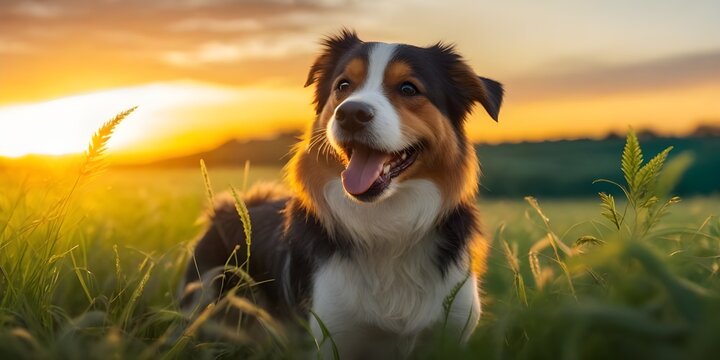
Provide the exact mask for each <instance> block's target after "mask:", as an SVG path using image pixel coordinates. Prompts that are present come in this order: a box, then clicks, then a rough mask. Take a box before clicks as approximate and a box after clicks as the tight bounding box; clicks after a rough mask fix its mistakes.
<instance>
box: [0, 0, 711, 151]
mask: <svg viewBox="0 0 720 360" xmlns="http://www.w3.org/2000/svg"><path fill="white" fill-rule="evenodd" d="M718 13H720V5H718V3H717V2H716V1H710V0H708V1H693V2H688V1H649V0H648V1H636V2H628V1H595V2H577V1H569V0H568V1H543V2H538V1H505V2H496V3H494V4H483V3H482V2H479V1H472V0H467V1H464V0H461V1H429V0H426V1H407V0H400V1H378V0H366V1H340V0H298V1H292V0H277V1H272V0H271V1H259V0H254V1H253V0H233V1H230V0H207V1H202V0H177V1H171V0H125V1H119V0H97V1H83V0H53V1H50V0H46V1H39V0H29V1H26V0H22V1H21V0H2V1H0V156H2V155H4V156H20V155H23V154H27V153H51V154H53V153H55V154H59V153H68V152H76V151H81V150H82V149H83V148H84V147H85V145H86V142H87V139H88V138H89V136H90V134H91V133H92V132H93V131H94V129H95V128H96V127H97V126H99V124H100V123H102V122H103V121H104V120H107V119H108V118H110V117H111V116H112V115H114V113H116V112H118V111H120V110H123V109H125V108H129V107H131V106H134V105H139V106H140V108H139V110H138V111H137V112H136V113H135V114H133V115H132V116H131V117H130V118H128V119H127V121H126V122H125V123H123V124H122V126H121V127H120V129H119V130H118V132H117V134H116V137H115V138H114V139H113V141H112V143H111V145H112V146H111V148H112V149H114V150H115V151H116V152H118V153H121V154H124V155H126V156H132V157H133V158H143V159H150V158H156V157H162V156H167V155H169V154H172V153H190V152H193V151H196V150H198V149H204V148H209V147H212V146H214V145H216V144H218V143H220V142H223V141H225V140H227V139H228V138H232V137H256V136H269V135H271V134H273V133H276V132H278V131H288V130H292V129H299V128H302V127H303V126H304V124H305V123H307V122H309V121H311V119H312V115H313V114H312V109H311V106H310V100H311V91H310V90H309V89H303V88H302V84H303V82H304V79H305V77H306V73H307V69H308V67H309V65H310V64H311V62H312V59H313V57H314V55H315V54H316V53H317V51H318V45H317V41H318V39H319V38H320V37H321V36H322V35H324V34H328V33H332V32H333V31H335V30H337V29H338V28H340V27H341V26H346V27H351V28H355V29H356V30H357V31H358V33H359V34H360V37H361V38H363V39H366V40H380V41H388V42H405V43H413V44H418V45H423V44H430V43H433V42H436V41H438V40H445V41H450V42H454V43H456V44H457V47H458V49H459V51H460V52H461V53H463V54H464V55H465V56H466V58H467V59H468V61H469V62H470V64H471V65H472V66H473V67H474V68H475V69H476V71H477V72H478V74H480V75H483V76H486V77H490V78H493V79H496V80H499V81H501V82H503V83H504V84H505V86H506V89H507V97H506V102H505V104H504V108H503V109H502V111H501V115H500V122H499V123H498V124H495V123H494V122H492V121H491V120H489V118H488V117H487V116H485V115H484V114H483V113H482V112H481V111H477V114H476V115H474V116H473V118H472V119H470V121H469V122H468V126H469V128H468V129H469V133H470V135H471V138H473V139H474V140H478V141H491V142H497V141H517V140H540V139H546V138H559V137H577V136H586V135H590V136H600V135H602V134H604V133H606V132H608V131H609V130H623V129H625V128H627V126H629V125H630V126H633V127H636V128H644V127H652V128H655V129H658V130H660V131H664V132H670V133H682V132H687V131H689V130H690V129H692V128H693V127H695V126H696V125H697V124H699V123H701V122H703V123H716V124H717V123H720V102H718V101H717V99H720V66H718V64H720V37H718V36H715V35H716V34H720V22H718V21H717V14H718Z"/></svg>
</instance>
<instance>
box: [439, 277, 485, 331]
mask: <svg viewBox="0 0 720 360" xmlns="http://www.w3.org/2000/svg"><path fill="white" fill-rule="evenodd" d="M480 313H481V306H480V295H479V293H478V286H477V278H476V277H475V276H474V275H471V276H469V277H468V278H467V279H466V280H465V282H464V283H463V285H462V287H461V288H460V290H459V291H458V292H457V294H456V296H455V298H454V299H453V302H452V305H451V306H450V309H449V311H448V313H447V314H446V316H447V319H446V322H445V324H446V325H447V327H446V329H445V330H446V331H448V332H449V333H450V334H452V335H453V336H455V338H457V339H459V341H460V342H461V343H463V344H464V343H466V342H467V341H468V339H469V338H470V335H472V333H473V331H475V327H476V326H477V323H478V321H479V320H480Z"/></svg>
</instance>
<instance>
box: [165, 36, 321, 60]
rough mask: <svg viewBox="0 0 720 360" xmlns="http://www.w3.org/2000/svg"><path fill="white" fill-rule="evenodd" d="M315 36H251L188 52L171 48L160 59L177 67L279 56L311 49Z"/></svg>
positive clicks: (202, 45)
mask: <svg viewBox="0 0 720 360" xmlns="http://www.w3.org/2000/svg"><path fill="white" fill-rule="evenodd" d="M313 44H315V38H314V37H308V36H303V35H288V36H273V37H253V38H252V39H243V40H238V41H235V42H208V43H204V44H201V45H199V46H198V47H197V48H196V49H194V50H191V51H170V52H166V53H165V54H163V56H162V60H163V61H165V62H166V63H168V64H172V65H176V66H196V65H203V64H213V63H232V62H240V61H244V60H258V59H282V58H285V57H288V56H292V55H298V54H307V53H312V52H313V51H314V48H313Z"/></svg>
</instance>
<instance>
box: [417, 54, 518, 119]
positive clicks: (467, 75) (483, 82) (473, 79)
mask: <svg viewBox="0 0 720 360" xmlns="http://www.w3.org/2000/svg"><path fill="white" fill-rule="evenodd" d="M429 50H430V51H431V52H432V53H434V54H436V56H437V59H439V61H440V64H441V65H442V66H443V68H445V69H448V73H449V74H448V75H449V78H450V79H451V80H452V83H453V87H454V88H453V91H454V93H456V94H457V97H456V98H455V99H452V101H454V102H456V104H455V105H456V106H457V107H458V111H457V112H456V113H457V114H458V116H459V117H460V118H461V119H463V118H464V117H465V116H466V115H467V114H468V113H469V112H470V108H471V107H472V104H473V103H475V102H479V103H480V104H481V105H482V106H483V107H484V108H485V111H487V113H488V114H489V115H490V117H492V118H493V120H495V121H498V116H499V114H500V106H501V105H502V100H503V94H504V90H503V86H502V84H500V83H499V82H497V81H495V80H490V79H488V78H484V77H482V76H477V75H476V74H475V72H474V71H473V70H472V69H471V68H470V66H468V65H467V63H465V60H464V59H463V58H462V56H460V54H458V53H457V52H456V51H455V47H454V46H453V45H449V44H444V43H437V44H435V45H433V46H432V47H430V48H429Z"/></svg>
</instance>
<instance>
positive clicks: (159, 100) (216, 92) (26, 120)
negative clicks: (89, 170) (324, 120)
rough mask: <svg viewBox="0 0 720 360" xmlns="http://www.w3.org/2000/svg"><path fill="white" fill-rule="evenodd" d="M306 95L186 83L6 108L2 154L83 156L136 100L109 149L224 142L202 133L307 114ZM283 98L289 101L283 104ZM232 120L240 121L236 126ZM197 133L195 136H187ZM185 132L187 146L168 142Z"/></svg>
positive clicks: (1, 111) (235, 130)
mask: <svg viewBox="0 0 720 360" xmlns="http://www.w3.org/2000/svg"><path fill="white" fill-rule="evenodd" d="M308 98H309V97H308V95H307V94H305V93H303V92H302V91H291V90H288V91H284V90H282V89H278V90H269V89H257V88H246V89H240V88H232V87H221V86H216V85H208V84H203V83H198V82H189V81H182V82H172V83H158V84H149V85H142V86H136V87H129V88H121V89H113V90H107V91H99V92H95V93H90V94H84V95H77V96H70V97H64V98H60V99H56V100H52V101H45V102H39V103H28V104H20V105H12V106H6V107H0V156H8V157H19V156H23V155H27V154H45V155H62V154H70V153H79V152H81V151H83V150H84V149H85V148H86V146H87V143H88V141H89V139H90V137H91V136H92V134H93V132H94V131H95V130H96V129H97V128H99V127H100V125H101V124H102V123H103V122H105V121H107V120H109V119H110V118H112V117H113V116H114V115H115V114H117V113H118V112H120V111H123V110H125V109H128V108H131V107H133V106H136V105H137V106H139V108H138V110H137V111H136V112H135V113H133V114H132V115H131V116H130V117H128V118H127V119H126V120H125V121H124V122H123V123H122V125H121V126H120V127H118V130H117V132H116V133H115V134H114V135H113V137H112V139H111V141H110V143H109V149H110V150H111V151H113V150H114V151H125V152H134V153H135V155H136V156H142V155H143V153H147V154H152V153H156V152H158V151H161V150H164V149H168V147H174V148H175V149H173V150H177V148H179V147H183V146H185V145H189V148H190V149H195V146H196V145H198V144H213V143H215V142H217V141H218V139H217V136H220V135H221V134H213V135H215V136H213V137H212V138H211V139H206V138H204V135H207V133H208V132H220V133H222V132H228V130H231V131H230V132H232V134H233V135H230V134H229V133H228V135H229V136H237V135H241V134H242V133H243V132H249V133H253V132H255V133H256V132H257V131H258V130H260V128H262V127H267V128H272V127H269V126H268V121H272V120H274V119H278V118H279V119H283V117H287V116H288V115H287V114H288V113H293V112H294V113H303V108H307V109H306V110H305V112H308V110H309V109H310V106H309V104H308V101H307V99H308ZM277 103H282V104H283V106H282V107H278V106H277ZM233 120H234V121H233ZM233 122H235V123H236V124H235V125H232V123H233ZM229 123H230V125H228V124H229ZM211 124H215V125H211ZM218 124H222V125H218ZM203 125H207V126H206V127H207V129H203V127H204V126H203ZM214 128H216V129H214ZM194 130H195V133H196V136H188V135H189V134H190V135H192V133H193V132H194ZM253 130H254V131H253ZM182 137H184V139H183V141H184V142H185V143H186V144H175V145H173V144H168V143H167V142H168V141H170V140H172V139H173V138H174V139H175V140H176V141H177V138H182Z"/></svg>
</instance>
